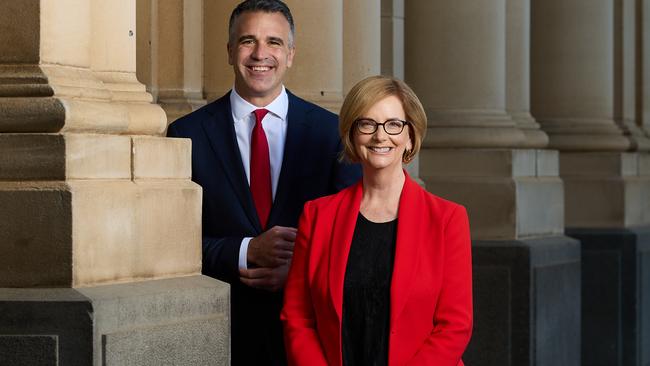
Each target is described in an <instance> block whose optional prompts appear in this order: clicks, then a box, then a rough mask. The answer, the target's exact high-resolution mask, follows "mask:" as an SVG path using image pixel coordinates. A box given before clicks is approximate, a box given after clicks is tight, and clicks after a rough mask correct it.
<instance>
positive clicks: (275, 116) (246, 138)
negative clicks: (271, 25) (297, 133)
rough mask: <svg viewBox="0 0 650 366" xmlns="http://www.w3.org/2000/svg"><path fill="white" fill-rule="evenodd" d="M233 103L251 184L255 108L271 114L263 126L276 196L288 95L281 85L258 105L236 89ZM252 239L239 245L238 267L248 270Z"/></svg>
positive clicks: (242, 158) (273, 190)
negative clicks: (263, 103) (249, 248)
mask: <svg viewBox="0 0 650 366" xmlns="http://www.w3.org/2000/svg"><path fill="white" fill-rule="evenodd" d="M230 106H231V109H232V118H233V121H234V123H235V134H236V135H237V145H238V146H239V153H240V155H241V160H242V164H243V165H244V172H246V178H247V180H248V184H249V185H250V183H251V173H250V172H251V169H250V165H251V164H250V155H251V135H252V134H253V127H255V114H254V113H253V112H254V111H255V110H256V109H259V108H264V109H267V110H268V111H269V113H267V114H266V116H264V119H262V128H264V133H265V134H266V140H267V141H268V144H269V160H270V163H271V192H272V194H273V199H275V192H276V191H277V188H278V180H279V178H280V169H281V168H282V157H283V155H284V142H285V141H286V138H287V112H288V110H289V97H288V96H287V92H286V90H285V88H284V86H282V91H281V92H280V95H278V96H277V98H275V99H274V100H273V101H272V102H271V103H269V104H268V105H266V106H264V107H256V106H254V105H252V104H250V103H248V102H247V101H246V100H244V98H242V97H241V96H240V95H239V94H237V92H236V91H235V88H234V87H233V88H232V91H231V93H230ZM251 239H252V238H244V239H243V240H242V242H241V246H240V247H239V268H240V269H247V268H248V266H247V257H248V244H249V243H250V240H251Z"/></svg>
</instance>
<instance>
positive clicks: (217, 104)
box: [168, 94, 230, 136]
mask: <svg viewBox="0 0 650 366" xmlns="http://www.w3.org/2000/svg"><path fill="white" fill-rule="evenodd" d="M229 103H230V101H229V97H228V94H226V95H224V96H223V97H221V98H219V99H217V100H215V101H214V102H211V103H208V104H206V105H204V106H203V107H201V108H199V109H197V110H195V111H193V112H190V113H188V114H186V115H184V116H183V117H180V118H179V119H177V120H175V121H174V122H172V123H171V124H170V125H169V127H168V131H169V133H168V135H169V134H178V135H179V136H188V135H190V134H191V133H192V132H194V131H196V130H197V129H199V128H200V126H201V122H202V121H205V120H207V119H211V118H214V116H215V114H216V113H217V111H220V110H222V109H224V108H228V107H229Z"/></svg>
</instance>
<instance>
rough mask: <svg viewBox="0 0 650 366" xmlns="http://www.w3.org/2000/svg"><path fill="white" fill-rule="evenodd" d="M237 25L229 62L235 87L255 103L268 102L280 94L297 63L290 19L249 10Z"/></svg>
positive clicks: (235, 25)
mask: <svg viewBox="0 0 650 366" xmlns="http://www.w3.org/2000/svg"><path fill="white" fill-rule="evenodd" d="M233 28H234V34H233V37H232V39H231V40H230V42H229V43H228V63H229V64H230V65H232V66H233V69H234V71H235V90H237V93H238V94H239V95H240V96H241V97H242V98H244V99H245V100H247V101H248V102H249V103H251V104H253V105H256V106H264V105H267V104H268V103H270V102H271V101H273V99H275V97H277V96H278V95H279V94H280V91H281V90H282V79H283V77H284V74H285V73H286V71H287V69H288V68H290V67H291V64H292V63H293V55H294V53H295V49H294V47H293V45H289V32H290V28H289V22H287V20H286V19H285V18H284V16H283V15H282V14H281V13H265V12H259V11H258V12H245V13H242V14H241V15H240V16H239V17H238V18H237V20H236V21H235V23H234V25H233Z"/></svg>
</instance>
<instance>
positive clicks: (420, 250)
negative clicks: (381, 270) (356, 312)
mask: <svg viewBox="0 0 650 366" xmlns="http://www.w3.org/2000/svg"><path fill="white" fill-rule="evenodd" d="M362 191H363V187H362V184H361V182H359V183H357V184H356V185H354V186H351V187H349V188H347V189H345V190H343V191H341V192H339V193H337V194H335V195H331V196H327V197H323V198H320V199H317V200H314V201H309V202H307V203H306V204H305V208H304V211H303V213H302V216H301V218H300V222H299V226H298V237H297V238H296V243H295V248H294V255H293V263H292V266H291V270H290V271H289V277H288V279H287V284H286V287H285V297H284V308H283V309H282V314H281V318H282V322H283V325H284V337H285V345H286V348H287V358H288V361H289V364H290V365H310V366H311V365H341V363H342V356H341V309H342V303H343V280H344V277H345V267H346V264H347V261H348V253H349V251H350V243H351V241H352V234H353V233H354V228H355V224H356V222H357V215H358V214H359V206H360V203H361V196H362ZM470 246H471V245H470V235H469V224H468V219H467V213H466V212H465V209H464V208H463V207H462V206H460V205H458V204H455V203H452V202H449V201H446V200H443V199H441V198H439V197H436V196H434V195H432V194H430V193H428V192H427V191H425V190H424V189H422V188H421V187H420V186H419V185H418V184H417V183H415V182H414V181H413V180H411V179H410V178H409V177H408V176H407V177H406V181H405V183H404V187H403V188H402V195H401V197H400V201H399V210H398V220H397V244H396V249H395V263H394V269H393V277H392V282H391V291H390V340H389V346H388V348H389V350H388V364H389V365H390V366H397V365H436V366H457V365H463V362H462V361H461V360H460V357H461V355H462V354H463V352H464V350H465V347H466V346H467V343H468V342H469V338H470V335H471V331H472V260H471V252H470Z"/></svg>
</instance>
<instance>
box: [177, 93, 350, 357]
mask: <svg viewBox="0 0 650 366" xmlns="http://www.w3.org/2000/svg"><path fill="white" fill-rule="evenodd" d="M287 94H288V97H289V109H288V114H287V136H286V141H285V148H284V157H283V160H282V168H281V171H280V177H279V180H278V186H277V190H276V195H275V199H274V201H273V206H272V207H271V212H270V214H269V221H268V228H271V227H273V226H275V225H280V226H291V227H297V225H298V218H299V217H300V214H301V212H302V208H303V205H304V204H305V202H306V201H308V200H312V199H315V198H317V197H321V196H324V195H328V194H332V193H335V192H338V191H339V190H341V189H343V188H345V187H347V186H349V185H351V184H353V183H354V182H356V181H357V180H359V178H360V177H361V170H360V168H359V167H358V166H356V165H350V164H345V163H341V162H339V160H338V158H339V154H340V151H341V148H342V147H341V142H340V139H339V136H338V118H337V116H336V115H335V114H333V113H331V112H328V111H326V110H325V109H323V108H321V107H318V106H316V105H315V104H312V103H309V102H307V101H305V100H302V99H300V98H298V97H296V96H295V95H293V94H291V93H290V92H289V91H287ZM167 135H168V136H170V137H186V138H190V139H192V180H194V181H195V182H196V183H198V184H199V185H200V186H201V187H203V216H202V217H203V273H204V274H205V275H208V276H211V277H214V278H217V279H220V280H222V281H226V282H228V283H230V284H231V316H232V318H231V322H232V323H231V328H232V330H231V341H232V364H233V365H237V364H242V365H244V364H269V365H271V364H284V363H285V361H284V346H283V345H282V328H281V324H280V320H279V314H280V310H281V306H282V293H271V292H267V291H263V290H257V289H253V288H250V287H247V286H245V285H243V284H242V283H241V282H240V281H239V267H238V262H239V247H240V245H241V241H242V239H243V238H244V237H255V236H257V235H259V234H261V233H262V232H263V231H264V230H263V228H262V226H261V224H260V220H259V218H258V217H257V212H256V210H255V206H254V203H253V198H252V195H251V193H250V188H249V185H248V181H247V178H246V173H245V172H244V167H243V164H242V160H241V155H240V153H239V148H238V145H237V138H236V135H235V128H234V121H233V118H232V111H231V107H230V93H228V94H226V95H225V96H223V97H221V98H220V99H218V100H216V101H214V102H213V103H210V104H208V105H206V106H205V107H203V108H201V109H199V110H197V111H195V112H192V113H190V114H188V115H187V116H185V117H182V118H180V119H178V120H177V121H175V122H174V123H172V124H171V125H170V126H169V128H168V132H167Z"/></svg>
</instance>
